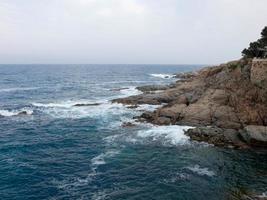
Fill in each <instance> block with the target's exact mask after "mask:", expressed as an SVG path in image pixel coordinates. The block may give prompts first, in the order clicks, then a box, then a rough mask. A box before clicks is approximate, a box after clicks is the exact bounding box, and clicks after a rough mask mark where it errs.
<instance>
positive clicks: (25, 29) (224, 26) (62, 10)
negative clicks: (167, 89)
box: [0, 0, 267, 64]
mask: <svg viewBox="0 0 267 200" xmlns="http://www.w3.org/2000/svg"><path fill="white" fill-rule="evenodd" d="M266 9H267V0H0V63H90V64H93V63H99V64H102V63H103V64H105V63H110V64H112V63H113V64H119V63H121V64H186V63H187V64H215V63H220V62H224V61H229V60H233V59H237V58H239V57H240V56H241V53H240V52H241V51H242V49H243V48H244V47H246V46H247V45H248V43H249V42H250V41H253V40H256V39H257V38H259V35H260V32H261V29H262V28H263V27H264V26H266V25H267V10H266Z"/></svg>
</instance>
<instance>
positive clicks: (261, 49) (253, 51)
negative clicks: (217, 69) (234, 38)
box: [242, 26, 267, 58]
mask: <svg viewBox="0 0 267 200" xmlns="http://www.w3.org/2000/svg"><path fill="white" fill-rule="evenodd" d="M242 55H243V56H244V57H246V58H255V57H256V58H265V57H267V26H266V27H265V28H264V29H263V30H262V32H261V38H260V39H258V40H257V41H256V42H251V43H250V44H249V47H248V48H247V49H244V50H243V51H242Z"/></svg>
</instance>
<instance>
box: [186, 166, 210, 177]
mask: <svg viewBox="0 0 267 200" xmlns="http://www.w3.org/2000/svg"><path fill="white" fill-rule="evenodd" d="M186 169H188V170H190V171H191V172H193V173H196V174H198V175H200V176H209V177H212V176H215V172H213V171H211V170H209V169H208V168H205V167H204V168H201V167H200V166H199V165H195V166H193V167H186Z"/></svg>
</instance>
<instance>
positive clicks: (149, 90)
mask: <svg viewBox="0 0 267 200" xmlns="http://www.w3.org/2000/svg"><path fill="white" fill-rule="evenodd" d="M174 87H175V85H174V84H171V85H145V86H140V87H136V89H137V90H140V91H141V92H144V93H153V92H155V91H162V90H167V89H170V88H174Z"/></svg>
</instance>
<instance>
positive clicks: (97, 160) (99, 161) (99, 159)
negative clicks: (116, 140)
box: [91, 150, 120, 167]
mask: <svg viewBox="0 0 267 200" xmlns="http://www.w3.org/2000/svg"><path fill="white" fill-rule="evenodd" d="M119 153H120V151H118V150H108V151H107V152H105V153H101V154H99V155H98V156H96V157H94V158H92V159H91V164H92V166H94V167H97V166H99V165H104V164H106V160H105V159H107V158H112V157H114V156H115V155H117V154H119Z"/></svg>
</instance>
